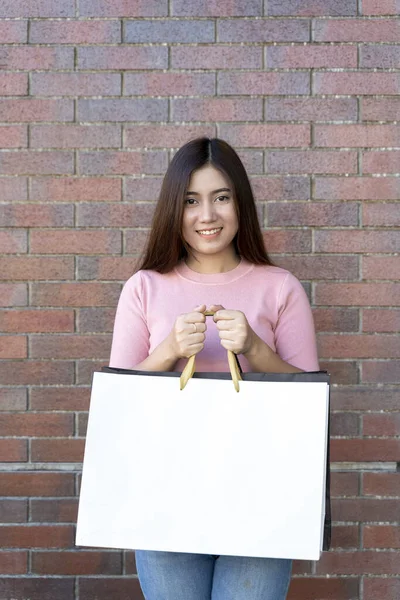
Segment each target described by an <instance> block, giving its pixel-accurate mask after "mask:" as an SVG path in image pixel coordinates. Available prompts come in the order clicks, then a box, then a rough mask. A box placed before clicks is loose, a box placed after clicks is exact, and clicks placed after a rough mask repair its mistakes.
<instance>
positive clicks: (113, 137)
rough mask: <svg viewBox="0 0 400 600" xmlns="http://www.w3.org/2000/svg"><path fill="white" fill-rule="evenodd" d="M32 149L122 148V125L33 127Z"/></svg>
mask: <svg viewBox="0 0 400 600" xmlns="http://www.w3.org/2000/svg"><path fill="white" fill-rule="evenodd" d="M30 145H31V148H120V147H121V145H122V135H121V126H120V125H32V126H31V138H30Z"/></svg>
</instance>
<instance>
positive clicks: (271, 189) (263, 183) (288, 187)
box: [251, 176, 311, 206]
mask: <svg viewBox="0 0 400 600" xmlns="http://www.w3.org/2000/svg"><path fill="white" fill-rule="evenodd" d="M251 186H252V188H253V193H254V196H255V197H256V199H257V200H258V201H267V202H270V201H272V200H308V199H309V198H310V195H311V191H310V179H309V177H304V176H301V177H276V176H275V177H265V176H264V177H252V178H251ZM291 206H292V205H291Z"/></svg>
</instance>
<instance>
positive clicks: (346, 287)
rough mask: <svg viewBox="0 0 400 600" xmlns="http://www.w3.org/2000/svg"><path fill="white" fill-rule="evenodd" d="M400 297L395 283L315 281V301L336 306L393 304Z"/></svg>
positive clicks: (399, 290) (399, 289)
mask: <svg viewBox="0 0 400 600" xmlns="http://www.w3.org/2000/svg"><path fill="white" fill-rule="evenodd" d="M399 298H400V285H399V284H397V283H317V284H316V303H317V304H322V305H324V304H326V305H332V304H334V305H337V306H393V305H396V303H398V301H399Z"/></svg>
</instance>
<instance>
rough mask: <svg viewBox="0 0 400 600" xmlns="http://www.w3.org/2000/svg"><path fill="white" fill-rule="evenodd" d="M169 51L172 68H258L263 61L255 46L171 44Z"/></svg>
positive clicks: (260, 51) (259, 51)
mask: <svg viewBox="0 0 400 600" xmlns="http://www.w3.org/2000/svg"><path fill="white" fill-rule="evenodd" d="M189 22H190V21H189ZM171 51H172V53H171V65H172V67H173V68H174V69H258V68H261V67H262V62H263V59H262V49H261V48H260V47H257V46H247V47H246V46H238V47H236V46H225V45H222V46H219V45H218V44H212V45H209V46H193V47H192V46H173V47H172V48H171Z"/></svg>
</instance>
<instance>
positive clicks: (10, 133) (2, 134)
mask: <svg viewBox="0 0 400 600" xmlns="http://www.w3.org/2000/svg"><path fill="white" fill-rule="evenodd" d="M0 146H1V147H2V148H27V146H28V129H27V127H26V125H2V126H1V127H0Z"/></svg>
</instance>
